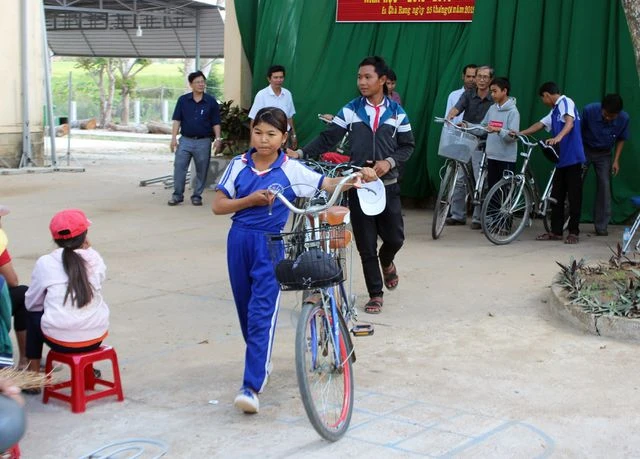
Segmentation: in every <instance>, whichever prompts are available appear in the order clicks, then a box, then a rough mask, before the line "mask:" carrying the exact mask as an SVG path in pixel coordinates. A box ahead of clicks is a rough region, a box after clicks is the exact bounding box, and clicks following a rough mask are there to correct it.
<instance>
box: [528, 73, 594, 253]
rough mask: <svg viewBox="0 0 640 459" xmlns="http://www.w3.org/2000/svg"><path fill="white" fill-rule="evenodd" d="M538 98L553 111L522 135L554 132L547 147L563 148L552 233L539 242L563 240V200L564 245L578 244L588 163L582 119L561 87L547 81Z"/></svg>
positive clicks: (555, 182) (555, 183)
mask: <svg viewBox="0 0 640 459" xmlns="http://www.w3.org/2000/svg"><path fill="white" fill-rule="evenodd" d="M538 95H539V96H540V99H542V103H543V104H545V105H546V106H547V107H550V108H551V111H550V112H549V114H548V115H547V116H545V117H544V118H542V119H541V120H540V121H538V122H536V123H534V124H532V125H531V126H529V127H528V128H527V129H525V130H524V131H521V132H520V134H523V135H530V134H533V133H534V132H538V131H539V130H540V129H546V130H547V131H549V132H551V135H552V136H553V137H551V138H550V139H547V141H546V142H547V144H549V145H555V146H556V149H557V148H558V147H559V148H560V153H559V156H560V158H559V160H558V163H557V164H556V171H555V174H554V176H553V190H552V191H551V196H552V197H553V199H554V201H555V203H554V204H553V205H552V207H551V232H549V233H544V234H541V235H539V236H538V237H537V238H536V239H537V240H539V241H557V240H561V239H562V235H563V231H564V221H565V220H564V217H565V216H564V201H565V199H568V200H569V227H568V229H569V235H568V236H567V238H566V239H565V241H564V242H565V244H577V243H578V240H579V234H580V211H581V207H582V164H583V163H584V162H585V158H584V147H583V146H582V136H581V135H580V116H579V115H578V110H577V109H576V106H575V104H574V103H573V100H571V99H570V98H568V97H567V96H565V95H563V94H560V89H559V88H558V85H557V84H555V83H554V82H553V81H547V82H546V83H543V84H542V86H540V89H539V90H538Z"/></svg>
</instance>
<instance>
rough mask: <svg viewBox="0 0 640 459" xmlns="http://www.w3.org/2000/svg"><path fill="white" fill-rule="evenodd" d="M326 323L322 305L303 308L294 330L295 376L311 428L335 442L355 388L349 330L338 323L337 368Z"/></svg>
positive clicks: (346, 425)
mask: <svg viewBox="0 0 640 459" xmlns="http://www.w3.org/2000/svg"><path fill="white" fill-rule="evenodd" d="M329 324H330V322H329V319H328V318H327V316H326V314H325V311H324V309H323V308H322V306H321V305H319V304H312V303H305V304H303V305H302V312H301V313H300V319H299V320H298V326H297V330H296V374H297V378H298V388H299V389H300V397H301V398H302V404H303V405H304V409H305V411H306V413H307V417H308V418H309V421H310V422H311V425H312V426H313V428H314V429H315V430H316V432H318V434H319V435H320V436H321V437H322V438H324V439H326V440H328V441H331V442H334V441H337V440H339V439H340V438H342V436H343V435H344V434H345V433H346V431H347V429H348V428H349V423H350V422H351V414H352V411H353V396H354V389H353V371H352V361H351V359H350V358H349V355H350V353H351V349H350V347H349V344H348V341H347V340H346V339H345V337H346V336H348V335H347V334H348V331H347V329H346V328H345V326H344V323H343V322H342V321H339V322H338V326H339V330H340V336H339V340H338V341H339V347H340V353H339V355H340V360H341V361H342V368H340V369H337V368H335V362H334V349H333V341H332V340H331V337H330V331H331V329H330V325H329ZM327 332H328V333H327ZM314 354H315V356H314ZM333 396H336V397H335V399H333V398H332V397H333Z"/></svg>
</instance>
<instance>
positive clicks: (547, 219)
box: [542, 198, 569, 233]
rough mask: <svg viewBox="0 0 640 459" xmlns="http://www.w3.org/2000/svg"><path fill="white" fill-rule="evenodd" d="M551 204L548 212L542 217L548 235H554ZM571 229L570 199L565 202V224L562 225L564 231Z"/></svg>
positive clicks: (548, 205) (548, 206)
mask: <svg viewBox="0 0 640 459" xmlns="http://www.w3.org/2000/svg"><path fill="white" fill-rule="evenodd" d="M551 207H552V206H551V203H548V204H547V211H546V212H545V213H544V215H543V216H542V222H543V223H544V229H545V231H546V232H547V233H553V231H551V212H552V209H551ZM567 228H569V199H568V198H567V199H565V200H564V223H563V224H562V231H563V232H564V231H566V230H567Z"/></svg>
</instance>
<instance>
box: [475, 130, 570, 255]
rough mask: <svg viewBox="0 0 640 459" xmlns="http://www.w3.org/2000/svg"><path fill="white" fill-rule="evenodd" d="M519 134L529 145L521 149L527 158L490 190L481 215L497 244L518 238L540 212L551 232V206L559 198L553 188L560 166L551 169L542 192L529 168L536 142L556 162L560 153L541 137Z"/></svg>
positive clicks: (486, 230) (482, 222)
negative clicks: (518, 170)
mask: <svg viewBox="0 0 640 459" xmlns="http://www.w3.org/2000/svg"><path fill="white" fill-rule="evenodd" d="M516 137H517V138H518V140H519V141H520V143H521V144H522V145H524V146H526V150H525V151H522V152H520V156H522V157H523V158H524V162H523V163H522V168H521V170H520V173H518V174H514V173H513V171H504V174H503V177H502V179H500V181H498V182H497V183H496V184H495V185H494V186H493V187H491V189H490V190H489V192H488V193H487V195H486V197H485V200H484V203H483V205H482V211H481V215H480V222H481V225H482V230H483V232H484V235H485V236H486V237H487V239H489V240H490V241H491V242H493V243H494V244H497V245H503V244H508V243H510V242H512V241H514V240H515V239H516V238H517V237H518V236H520V234H521V233H522V231H523V230H524V228H525V226H528V225H529V226H530V225H531V219H532V218H533V217H536V216H538V217H541V218H542V219H543V222H544V227H545V230H546V231H547V232H551V212H550V206H551V204H554V203H555V202H556V200H555V199H554V198H553V197H551V191H552V189H553V177H554V175H555V172H556V169H555V168H553V170H552V171H551V173H550V175H549V180H548V181H547V185H546V187H545V189H544V192H543V193H542V195H540V193H539V191H538V188H537V185H536V181H535V179H534V177H533V174H532V173H531V170H530V169H529V161H530V160H531V154H532V152H533V149H534V148H535V147H536V146H539V147H541V148H542V149H543V152H544V154H545V156H547V158H549V159H550V160H551V161H553V162H557V154H556V152H555V150H554V149H553V148H552V147H550V146H549V145H547V144H545V143H544V142H543V141H541V140H535V141H533V142H532V141H530V139H529V137H527V136H526V135H521V134H518V135H517V136H516ZM565 224H566V222H565Z"/></svg>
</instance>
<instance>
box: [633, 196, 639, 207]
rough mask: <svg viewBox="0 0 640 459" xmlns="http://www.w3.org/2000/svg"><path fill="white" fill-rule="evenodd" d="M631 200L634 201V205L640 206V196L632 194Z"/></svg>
mask: <svg viewBox="0 0 640 459" xmlns="http://www.w3.org/2000/svg"><path fill="white" fill-rule="evenodd" d="M631 202H632V203H633V205H634V206H636V207H640V196H632V197H631Z"/></svg>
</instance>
